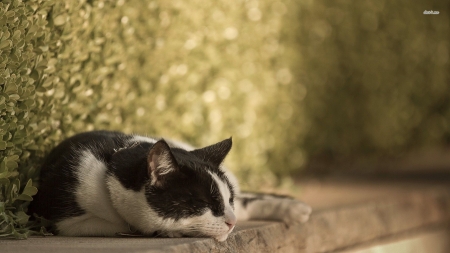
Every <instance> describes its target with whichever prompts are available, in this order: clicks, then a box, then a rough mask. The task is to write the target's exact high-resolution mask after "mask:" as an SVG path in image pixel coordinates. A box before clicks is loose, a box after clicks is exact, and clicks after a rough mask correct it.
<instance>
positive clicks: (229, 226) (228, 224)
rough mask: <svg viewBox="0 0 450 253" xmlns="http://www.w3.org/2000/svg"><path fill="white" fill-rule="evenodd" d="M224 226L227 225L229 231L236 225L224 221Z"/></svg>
mask: <svg viewBox="0 0 450 253" xmlns="http://www.w3.org/2000/svg"><path fill="white" fill-rule="evenodd" d="M225 224H227V226H228V229H229V230H231V229H233V228H234V226H235V225H236V222H230V221H225Z"/></svg>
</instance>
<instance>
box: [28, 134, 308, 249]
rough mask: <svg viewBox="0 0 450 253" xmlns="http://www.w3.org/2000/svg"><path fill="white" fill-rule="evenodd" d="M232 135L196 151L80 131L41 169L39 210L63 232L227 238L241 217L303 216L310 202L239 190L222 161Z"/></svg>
mask: <svg viewBox="0 0 450 253" xmlns="http://www.w3.org/2000/svg"><path fill="white" fill-rule="evenodd" d="M231 145H232V142H231V138H230V139H226V140H224V141H221V142H219V143H216V144H214V145H211V146H208V147H204V148H200V149H194V148H192V147H190V146H189V145H186V144H183V143H176V142H172V141H166V140H163V139H159V140H157V139H153V138H148V137H143V136H139V135H126V134H123V133H120V132H109V131H94V132H86V133H81V134H78V135H75V136H73V137H71V138H69V139H67V140H65V141H63V142H62V143H61V144H59V145H58V146H57V147H56V148H55V149H53V150H52V151H51V153H50V154H49V156H48V157H47V159H46V161H45V163H44V165H43V167H42V170H41V178H40V185H39V192H38V194H37V195H36V197H35V200H34V201H33V202H32V203H31V206H30V213H36V214H37V215H39V216H42V217H44V218H46V219H48V220H50V221H52V222H53V223H54V225H55V228H56V231H57V233H58V234H60V235H65V236H114V235H117V234H121V233H124V234H127V233H130V232H131V231H137V232H139V233H141V234H144V235H160V236H168V237H182V236H190V237H212V238H215V239H216V240H218V241H224V240H226V239H227V237H228V235H229V234H230V233H231V231H233V229H234V227H235V225H236V222H237V220H250V219H270V220H280V221H284V222H285V223H287V224H291V223H296V222H306V221H307V220H308V218H309V215H310V213H311V208H310V207H309V206H308V205H306V204H305V203H303V202H300V201H297V200H294V199H292V198H289V197H282V196H276V195H266V194H255V193H240V191H239V188H238V183H237V180H236V178H235V177H234V175H233V174H231V173H230V172H229V171H227V170H226V168H225V167H224V166H222V165H221V164H222V162H223V160H224V159H225V156H226V155H227V154H228V152H229V151H230V149H231Z"/></svg>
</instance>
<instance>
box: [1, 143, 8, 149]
mask: <svg viewBox="0 0 450 253" xmlns="http://www.w3.org/2000/svg"><path fill="white" fill-rule="evenodd" d="M6 144H7V142H6V141H0V150H5V149H6Z"/></svg>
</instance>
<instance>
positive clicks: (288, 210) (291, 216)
mask: <svg viewBox="0 0 450 253" xmlns="http://www.w3.org/2000/svg"><path fill="white" fill-rule="evenodd" d="M282 205H283V207H284V208H283V209H284V210H285V212H284V214H283V216H282V217H281V220H282V221H283V222H284V223H285V224H286V225H291V224H295V223H305V222H307V221H308V219H309V216H310V214H311V212H312V208H311V207H310V206H308V205H307V204H305V203H303V202H301V201H299V200H294V199H289V200H287V199H286V200H283V204H282Z"/></svg>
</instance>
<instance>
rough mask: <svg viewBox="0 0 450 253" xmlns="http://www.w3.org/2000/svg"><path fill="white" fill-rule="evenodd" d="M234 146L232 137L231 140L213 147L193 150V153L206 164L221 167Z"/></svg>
mask: <svg viewBox="0 0 450 253" xmlns="http://www.w3.org/2000/svg"><path fill="white" fill-rule="evenodd" d="M232 145H233V142H232V141H231V137H230V138H229V139H225V140H223V141H221V142H218V143H216V144H213V145H211V146H207V147H204V148H200V149H196V150H193V151H191V153H193V154H194V155H195V156H197V157H198V158H200V159H202V160H204V161H206V162H210V163H212V164H214V165H216V166H219V165H220V164H221V163H222V162H223V160H224V159H225V157H226V156H227V154H228V152H230V149H231V146H232Z"/></svg>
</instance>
